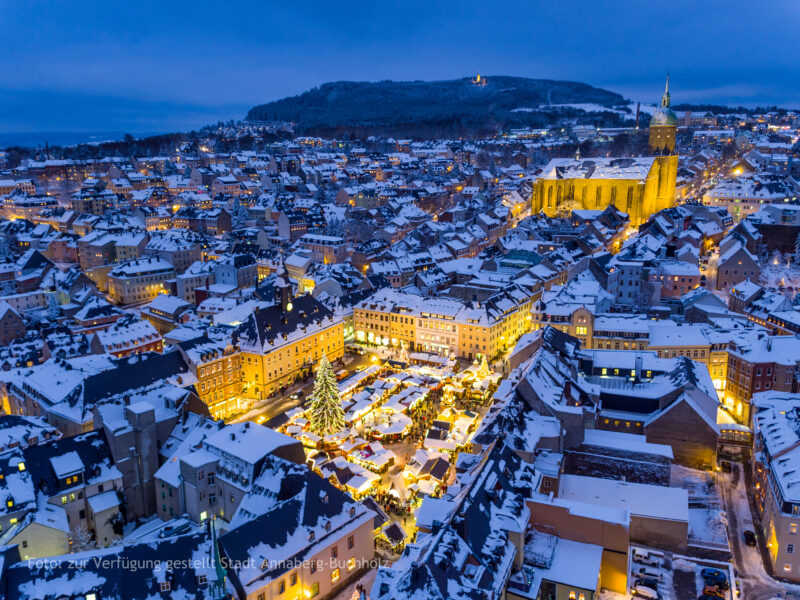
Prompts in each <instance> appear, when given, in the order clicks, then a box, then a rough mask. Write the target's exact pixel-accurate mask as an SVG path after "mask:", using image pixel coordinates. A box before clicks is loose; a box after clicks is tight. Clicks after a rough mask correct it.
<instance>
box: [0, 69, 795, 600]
mask: <svg viewBox="0 0 800 600" xmlns="http://www.w3.org/2000/svg"><path fill="white" fill-rule="evenodd" d="M485 81H486V79H485V78H483V79H482V78H481V76H477V77H476V80H475V82H474V85H476V86H480V85H485ZM670 94H671V91H670V82H669V79H667V82H666V89H665V90H664V93H663V97H662V98H661V100H660V101H659V102H657V103H654V104H653V105H652V106H642V107H637V108H636V120H635V122H632V123H633V124H632V125H630V126H625V127H606V128H604V127H599V126H597V125H595V124H593V123H592V121H591V120H590V119H581V118H580V117H574V118H573V117H570V119H569V120H568V121H569V122H568V123H566V124H563V123H560V124H559V126H557V127H551V128H545V129H531V128H520V129H508V130H506V131H503V132H501V133H500V134H498V135H496V136H492V137H486V138H481V139H435V140H421V139H396V138H392V137H379V136H366V137H364V138H363V139H350V138H333V137H332V138H322V137H309V136H300V135H296V134H295V133H294V130H293V124H292V123H284V122H240V123H229V124H219V125H218V126H215V127H210V128H206V129H204V130H203V131H201V132H199V133H196V135H186V136H184V139H183V140H182V141H179V142H178V143H177V145H176V146H175V147H169V148H167V147H163V148H161V150H160V152H161V153H159V154H155V153H153V152H151V151H149V150H148V151H146V152H141V153H130V154H128V155H124V154H122V153H119V152H118V153H116V154H115V155H107V156H95V157H88V158H74V157H69V158H68V157H67V156H74V154H75V152H76V151H77V150H76V149H75V148H73V149H71V150H70V151H69V152H68V151H67V150H65V149H63V148H58V147H54V148H50V147H47V146H43V147H40V148H38V149H36V150H35V151H31V152H30V154H29V155H26V156H22V155H20V153H19V152H12V151H11V150H8V151H0V296H1V297H0V344H1V347H0V600H6V599H8V600H16V599H26V600H27V599H30V600H33V599H37V600H56V599H58V600H62V599H69V600H106V599H112V598H120V599H128V598H131V599H137V600H138V599H141V600H145V599H147V600H150V599H161V598H163V599H173V598H174V599H186V600H188V599H196V600H201V599H203V600H221V599H237V600H270V599H291V600H295V599H299V598H318V599H331V600H350V599H351V598H353V599H361V598H363V599H370V600H394V599H404V600H478V599H481V600H556V599H558V600H622V599H624V598H630V597H632V596H635V597H640V598H644V599H645V600H658V599H662V598H663V599H665V600H667V599H669V600H685V599H694V598H703V599H704V600H717V599H720V600H721V599H725V600H737V599H742V600H751V599H754V600H755V599H757V600H762V599H763V600H770V599H772V598H788V597H791V596H795V597H796V596H797V595H798V594H800V542H799V541H797V540H798V539H799V538H798V527H800V492H797V491H795V490H794V489H793V488H792V486H793V485H797V484H798V482H800V479H799V478H800V475H798V474H799V473H800V201H799V198H798V197H799V196H800V162H798V161H799V160H800V144H799V143H798V139H799V137H800V115H799V114H797V113H794V112H791V111H774V112H764V113H752V112H751V113H737V112H721V113H715V112H713V111H703V112H691V111H677V110H673V108H672V100H671V95H670ZM573 108H574V109H575V110H577V111H578V112H583V113H584V114H589V113H592V114H594V113H597V112H602V111H603V110H609V111H611V112H614V110H616V109H606V108H604V107H602V106H601V107H585V106H584V107H580V106H577V107H573ZM80 150H81V151H84V150H86V152H87V153H88V149H86V148H83V149H80ZM94 150H96V148H95V149H94ZM87 155H88V154H87ZM794 494H798V495H797V496H795V495H794ZM795 559H797V560H795Z"/></svg>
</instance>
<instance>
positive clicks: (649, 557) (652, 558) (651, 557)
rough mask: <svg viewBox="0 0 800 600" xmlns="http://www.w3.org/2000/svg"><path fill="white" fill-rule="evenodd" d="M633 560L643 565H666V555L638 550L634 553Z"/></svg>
mask: <svg viewBox="0 0 800 600" xmlns="http://www.w3.org/2000/svg"><path fill="white" fill-rule="evenodd" d="M633 560H635V561H636V562H638V563H641V564H643V565H650V566H651V567H660V566H662V565H663V564H664V555H663V554H661V553H660V552H653V551H648V550H638V549H636V550H634V551H633Z"/></svg>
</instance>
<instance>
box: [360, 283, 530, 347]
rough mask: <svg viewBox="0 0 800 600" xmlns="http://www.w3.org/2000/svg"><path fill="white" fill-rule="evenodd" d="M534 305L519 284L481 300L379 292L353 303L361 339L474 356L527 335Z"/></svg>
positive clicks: (381, 344)
mask: <svg viewBox="0 0 800 600" xmlns="http://www.w3.org/2000/svg"><path fill="white" fill-rule="evenodd" d="M531 304H532V299H531V293H530V292H529V291H527V290H525V289H523V288H522V287H521V286H518V285H511V286H509V287H508V289H506V290H503V291H501V292H498V293H496V294H494V295H492V296H490V297H489V298H488V299H487V300H486V302H484V303H480V304H471V303H466V302H463V301H461V300H458V299H455V298H423V297H421V296H416V295H412V294H404V293H402V292H397V291H394V290H381V291H380V292H379V293H377V294H375V295H374V296H372V297H371V298H367V299H366V300H363V301H362V302H360V303H358V304H357V305H356V306H354V308H353V328H354V332H355V339H356V341H358V342H366V343H369V344H374V345H377V346H391V347H399V346H405V347H407V348H410V349H411V350H412V351H417V352H427V353H432V354H439V355H441V356H450V355H455V356H459V357H461V358H466V359H469V360H473V359H475V358H476V357H478V356H483V355H486V356H495V355H496V354H498V353H499V352H501V351H503V350H505V349H506V348H508V347H510V346H511V345H512V344H513V343H514V342H515V341H516V340H517V339H518V338H519V336H521V335H522V334H523V333H526V332H527V331H528V330H529V329H530V326H531V321H530V312H531Z"/></svg>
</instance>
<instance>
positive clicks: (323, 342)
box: [183, 288, 344, 419]
mask: <svg viewBox="0 0 800 600" xmlns="http://www.w3.org/2000/svg"><path fill="white" fill-rule="evenodd" d="M279 294H280V296H279V301H278V303H276V304H275V305H274V306H269V307H266V308H262V309H257V310H255V311H254V312H253V313H251V314H250V315H249V316H248V317H247V318H246V319H245V320H244V321H243V322H242V323H241V324H240V325H239V326H238V327H237V328H236V331H235V333H234V335H233V339H232V343H231V344H227V343H217V342H210V343H207V344H202V345H197V346H194V347H190V348H187V349H185V350H183V353H184V355H185V356H186V359H187V361H188V362H189V364H190V367H191V368H192V370H193V372H194V374H195V375H196V377H197V383H196V384H195V390H196V392H197V395H198V396H199V397H200V399H201V400H202V401H203V402H205V404H206V405H207V406H208V408H209V411H210V412H211V415H212V416H213V417H214V418H215V419H226V418H229V417H231V416H233V415H235V414H239V413H241V412H243V411H245V410H247V409H248V408H250V406H251V405H252V403H253V402H254V401H257V400H261V399H264V398H267V397H269V396H271V395H272V394H274V393H275V392H278V391H280V390H281V388H285V387H287V386H289V385H290V384H292V383H294V382H295V381H297V380H298V379H302V378H305V377H308V376H310V375H312V373H313V371H314V369H315V365H316V364H317V363H318V362H319V360H320V359H321V358H322V355H323V354H324V355H326V356H327V357H328V360H330V361H331V362H333V361H335V360H338V359H339V358H341V357H342V356H343V354H344V321H343V320H342V319H341V318H340V317H337V316H335V315H334V314H333V312H332V311H330V310H329V309H328V308H326V307H325V306H324V305H322V304H321V303H320V302H318V301H317V300H316V299H315V298H313V297H311V296H309V295H305V296H299V297H297V298H290V297H289V295H288V292H287V291H286V288H283V292H282V293H281V291H280V290H279Z"/></svg>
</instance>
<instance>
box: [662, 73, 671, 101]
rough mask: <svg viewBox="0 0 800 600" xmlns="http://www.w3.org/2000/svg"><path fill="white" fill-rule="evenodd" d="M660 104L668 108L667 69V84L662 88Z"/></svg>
mask: <svg viewBox="0 0 800 600" xmlns="http://www.w3.org/2000/svg"><path fill="white" fill-rule="evenodd" d="M661 106H663V107H664V108H669V71H667V85H666V87H665V88H664V95H663V96H661Z"/></svg>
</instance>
